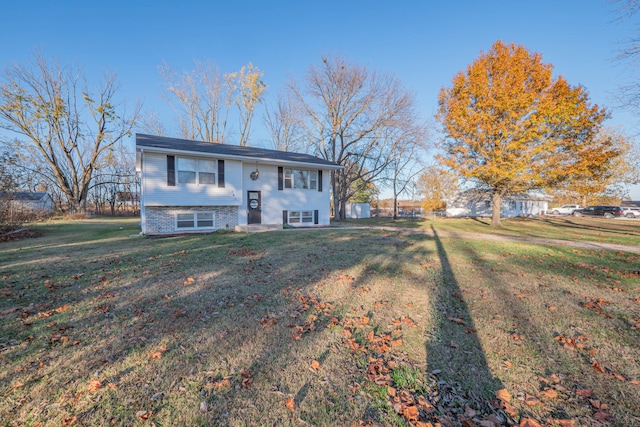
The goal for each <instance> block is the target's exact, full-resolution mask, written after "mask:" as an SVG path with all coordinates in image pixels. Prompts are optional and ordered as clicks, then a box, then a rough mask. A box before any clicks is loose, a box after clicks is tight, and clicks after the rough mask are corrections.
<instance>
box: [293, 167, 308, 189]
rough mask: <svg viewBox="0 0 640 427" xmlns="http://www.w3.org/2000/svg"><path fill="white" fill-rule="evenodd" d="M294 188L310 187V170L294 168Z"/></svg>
mask: <svg viewBox="0 0 640 427" xmlns="http://www.w3.org/2000/svg"><path fill="white" fill-rule="evenodd" d="M293 188H300V189H307V188H309V171H307V170H299V169H294V170H293Z"/></svg>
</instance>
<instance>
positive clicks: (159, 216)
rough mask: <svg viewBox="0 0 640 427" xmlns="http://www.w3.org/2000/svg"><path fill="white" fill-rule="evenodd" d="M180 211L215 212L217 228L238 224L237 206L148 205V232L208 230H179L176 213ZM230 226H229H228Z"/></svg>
mask: <svg viewBox="0 0 640 427" xmlns="http://www.w3.org/2000/svg"><path fill="white" fill-rule="evenodd" d="M179 212H213V213H214V214H213V215H214V221H213V222H214V224H213V225H214V228H215V229H216V230H227V229H229V230H233V229H234V227H235V226H236V225H238V207H237V206H189V207H181V206H162V207H158V206H147V207H146V208H145V213H146V220H147V224H146V225H147V234H171V233H180V232H194V231H206V230H177V229H176V214H177V213H179ZM227 226H228V227H227Z"/></svg>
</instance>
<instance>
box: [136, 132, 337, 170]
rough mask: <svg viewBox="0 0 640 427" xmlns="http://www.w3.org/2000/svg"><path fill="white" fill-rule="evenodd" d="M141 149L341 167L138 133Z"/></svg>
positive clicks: (307, 156) (263, 151) (261, 150)
mask: <svg viewBox="0 0 640 427" xmlns="http://www.w3.org/2000/svg"><path fill="white" fill-rule="evenodd" d="M141 148H150V149H152V150H154V151H161V152H188V153H206V154H213V155H216V156H218V157H221V158H227V159H250V160H252V161H263V162H264V161H266V162H269V163H276V164H285V163H297V164H311V165H316V166H324V167H325V168H327V169H340V168H342V166H340V165H337V164H336V163H333V162H330V161H328V160H324V159H321V158H319V157H315V156H312V155H310V154H302V153H294V152H290V151H277V150H268V149H265V148H255V147H241V146H239V145H230V144H216V143H211V142H202V141H192V140H189V139H179V138H169V137H166V136H154V135H145V134H139V133H138V134H136V149H141Z"/></svg>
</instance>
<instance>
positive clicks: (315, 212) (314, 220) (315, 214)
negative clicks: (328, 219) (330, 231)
mask: <svg viewBox="0 0 640 427" xmlns="http://www.w3.org/2000/svg"><path fill="white" fill-rule="evenodd" d="M313 223H314V224H318V211H317V210H315V211H313Z"/></svg>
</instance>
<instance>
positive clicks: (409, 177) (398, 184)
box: [385, 130, 426, 219]
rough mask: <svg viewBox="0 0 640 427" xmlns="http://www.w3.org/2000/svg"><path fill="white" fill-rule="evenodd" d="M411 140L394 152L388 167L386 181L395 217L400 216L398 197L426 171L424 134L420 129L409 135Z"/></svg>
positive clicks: (410, 187)
mask: <svg viewBox="0 0 640 427" xmlns="http://www.w3.org/2000/svg"><path fill="white" fill-rule="evenodd" d="M407 137H408V138H409V140H407V141H406V142H405V143H404V144H400V145H399V147H398V149H397V150H396V151H395V153H393V157H392V158H391V162H390V163H389V167H388V176H387V177H386V178H385V182H386V183H387V184H388V186H389V187H390V188H391V191H392V193H393V219H397V218H398V197H400V195H402V194H404V193H406V192H408V191H409V190H410V189H412V186H413V185H414V183H415V181H416V178H417V177H418V176H419V175H420V174H421V173H422V172H423V171H424V163H423V160H422V156H423V154H425V153H426V147H425V145H424V144H423V143H422V141H423V139H422V135H421V133H420V132H419V130H416V131H415V136H414V133H413V132H412V133H410V134H409V135H407Z"/></svg>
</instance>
